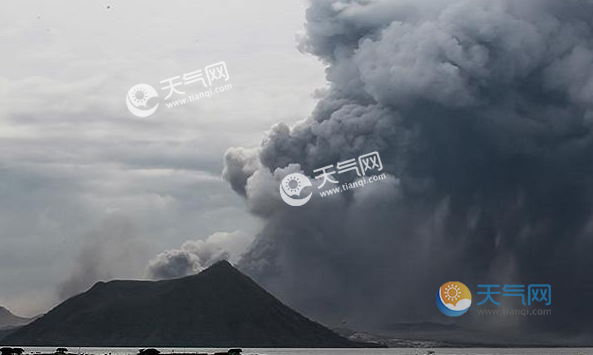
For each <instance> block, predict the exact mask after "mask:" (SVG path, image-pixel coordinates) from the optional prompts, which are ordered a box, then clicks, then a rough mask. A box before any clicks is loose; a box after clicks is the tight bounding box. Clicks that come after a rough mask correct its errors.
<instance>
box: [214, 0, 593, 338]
mask: <svg viewBox="0 0 593 355" xmlns="http://www.w3.org/2000/svg"><path fill="white" fill-rule="evenodd" d="M591 18H593V3H591V2H587V1H560V0H558V1H546V0H526V1H511V0H508V1H505V0H500V1H492V0H490V1H481V0H469V1H407V0H403V1H368V0H360V1H332V0H322V1H315V2H314V3H313V4H312V5H311V7H310V8H309V10H308V11H307V24H306V30H307V35H306V36H305V38H304V39H303V40H302V41H301V43H300V48H301V49H302V50H304V51H308V52H310V53H313V54H315V55H316V56H318V57H319V58H320V59H321V60H322V61H323V62H325V63H326V64H327V79H328V81H329V82H330V87H329V89H328V90H327V91H326V92H325V93H324V94H323V97H322V98H321V100H320V101H319V103H318V105H317V107H316V109H315V111H314V112H313V113H312V115H311V117H310V118H307V119H305V120H303V121H300V122H299V123H297V124H295V125H294V126H292V127H289V126H287V125H285V124H282V123H280V124H277V125H275V126H274V127H272V128H271V130H270V132H268V134H267V136H266V138H265V139H264V141H263V142H262V145H261V147H259V148H258V150H257V153H258V155H257V154H256V153H254V151H253V150H252V149H241V148H233V149H231V150H229V151H228V152H227V154H226V157H225V164H226V167H225V172H224V176H225V178H226V179H227V180H228V181H229V182H230V183H231V185H232V187H233V189H234V190H236V191H237V192H238V193H239V194H241V195H243V196H245V198H246V202H247V206H248V208H249V209H250V211H251V212H252V213H253V214H255V215H257V216H259V217H261V218H262V219H264V221H265V226H264V228H263V230H262V232H261V233H260V235H258V237H257V239H256V241H255V242H254V244H253V245H252V247H251V249H250V251H249V253H248V254H246V255H245V257H244V258H243V259H242V261H241V263H240V267H241V268H242V269H243V270H245V271H246V272H248V273H249V274H251V275H252V276H253V277H255V278H256V279H257V280H258V281H260V282H261V283H263V284H264V286H266V287H267V288H269V289H270V290H271V291H272V292H273V293H275V294H276V295H278V296H280V297H281V298H282V299H283V300H286V301H287V302H288V303H289V304H291V305H293V306H295V307H297V308H298V309H300V310H302V311H305V312H307V314H310V315H312V316H314V317H316V318H318V319H320V320H322V321H325V322H326V323H329V324H338V323H343V322H347V324H350V325H352V326H365V327H369V328H375V329H383V330H388V329H389V327H390V325H392V324H393V323H396V322H418V321H426V320H435V321H445V322H448V321H450V320H449V319H446V317H444V316H441V315H439V312H438V310H437V309H436V307H435V304H434V303H435V301H434V295H435V293H436V290H437V288H438V287H439V286H440V285H441V284H443V283H444V282H446V281H448V280H459V281H462V282H464V283H466V284H467V285H468V286H470V288H472V287H473V288H474V289H475V287H476V285H477V284H478V283H500V284H512V283H522V284H533V283H550V284H552V287H553V290H554V303H553V311H554V312H553V316H552V317H540V318H539V319H533V318H530V319H527V320H521V321H519V322H515V321H511V320H508V321H503V322H502V324H489V326H498V327H500V326H505V327H508V326H509V324H510V323H517V324H511V325H512V326H516V327H518V329H523V328H520V327H521V326H525V325H529V326H531V328H529V329H540V328H541V329H549V330H554V331H559V330H563V331H565V332H567V333H569V334H570V335H574V336H576V335H578V332H577V330H583V331H584V330H586V329H588V327H589V324H590V322H589V321H588V319H589V318H590V317H591V316H593V307H592V306H590V305H589V302H587V300H588V298H589V296H590V295H591V294H592V291H593V286H590V285H591V281H593V273H592V271H593V261H592V260H593V258H591V257H590V255H589V254H590V253H591V252H592V251H593V248H592V243H593V238H592V232H593V223H592V222H593V220H592V218H591V217H592V216H593V205H592V202H593V199H592V197H593V191H592V187H593V184H592V181H591V180H592V178H591V177H592V176H593V175H592V173H593V171H592V170H593V169H592V168H593V144H592V135H591V125H592V122H593V121H592V118H593V116H592V113H593V111H591V108H592V107H591V106H592V104H591V103H592V102H593V101H592V98H593V28H592V26H593V24H592V22H591ZM373 151H379V153H380V154H381V158H382V161H383V164H384V166H385V171H386V172H387V173H388V174H389V176H390V178H389V180H388V181H386V182H380V183H375V184H373V185H369V186H366V187H364V188H359V189H357V190H353V191H352V192H349V193H342V194H340V195H333V196H332V197H327V198H320V197H319V196H316V197H317V198H313V199H312V200H311V201H310V202H309V203H308V204H307V205H305V206H303V207H299V208H294V207H290V206H288V205H286V204H284V203H283V202H282V201H281V200H280V196H279V193H278V186H279V182H280V180H281V179H282V177H284V176H286V175H287V174H288V173H290V172H294V171H301V170H302V171H303V172H304V173H305V174H307V175H308V176H310V177H314V176H315V174H313V170H314V169H316V168H320V167H323V166H326V165H329V164H336V163H337V162H339V161H343V160H347V159H351V158H356V157H358V156H359V155H361V154H365V153H369V152H373ZM254 157H257V158H254ZM479 297H481V296H478V295H474V300H476V301H479V300H480V299H479ZM476 301H474V302H476ZM571 304H573V305H574V304H579V309H578V311H576V310H575V309H573V308H572V306H571ZM577 312H578V313H577ZM544 318H545V319H544ZM477 321H479V322H481V323H479V324H481V325H483V326H485V325H484V324H485V323H486V322H489V321H488V320H484V319H482V320H477ZM458 322H460V323H467V324H470V323H472V322H476V319H472V317H471V316H468V317H463V319H459V320H458ZM493 323H494V321H493ZM534 327H537V328H534ZM525 329H527V328H525Z"/></svg>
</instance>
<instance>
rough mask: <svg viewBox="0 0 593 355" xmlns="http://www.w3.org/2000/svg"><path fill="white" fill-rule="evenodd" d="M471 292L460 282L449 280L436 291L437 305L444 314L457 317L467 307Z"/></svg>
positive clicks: (469, 303)
mask: <svg viewBox="0 0 593 355" xmlns="http://www.w3.org/2000/svg"><path fill="white" fill-rule="evenodd" d="M471 304H472V294H471V292H470V290H469V288H467V286H465V285H464V284H462V283H461V282H458V281H449V282H447V283H445V284H444V285H442V286H441V287H440V288H439V290H438V291H437V306H438V307H439V309H440V310H441V312H443V313H444V314H445V315H447V316H449V317H458V316H460V315H462V314H464V313H465V312H467V310H468V309H469V307H470V306H471Z"/></svg>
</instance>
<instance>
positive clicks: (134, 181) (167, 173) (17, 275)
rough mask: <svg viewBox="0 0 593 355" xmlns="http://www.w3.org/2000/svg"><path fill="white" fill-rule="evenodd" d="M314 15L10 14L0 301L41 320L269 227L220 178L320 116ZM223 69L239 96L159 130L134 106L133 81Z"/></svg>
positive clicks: (256, 10) (161, 10)
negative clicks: (155, 267) (306, 42)
mask: <svg viewBox="0 0 593 355" xmlns="http://www.w3.org/2000/svg"><path fill="white" fill-rule="evenodd" d="M306 6H307V4H306V3H305V2H304V1H300V0H289V1H275V0H260V1H255V2H245V1H241V0H235V1H233V0H217V1H168V2H166V4H165V3H156V2H149V1H110V2H105V3H101V2H97V1H76V2H71V1H60V0H58V1H51V2H47V1H38V2H32V1H9V2H4V3H3V4H2V11H0V56H1V57H2V65H1V66H0V93H1V94H0V226H1V227H0V305H3V306H6V307H7V308H9V309H11V310H12V311H14V312H15V313H17V314H20V315H26V316H32V315H36V314H38V313H40V312H44V311H46V310H47V309H48V307H50V306H52V305H54V304H55V303H56V302H57V301H59V300H60V298H61V297H65V296H67V295H68V293H69V292H74V291H76V290H77V289H78V288H83V289H84V288H85V287H87V286H88V284H89V283H90V282H94V281H96V280H95V279H109V278H113V277H117V278H122V277H126V278H127V277H133V278H143V277H146V276H147V275H146V266H147V264H148V261H149V260H150V259H151V258H152V257H154V255H156V254H157V253H159V252H162V251H163V250H166V249H170V248H178V247H179V246H180V245H181V244H182V243H183V242H185V241H186V240H207V239H208V238H209V237H210V239H208V240H209V241H208V243H214V244H216V243H222V244H224V243H227V244H229V243H230V244H233V243H234V242H233V241H231V242H229V241H228V239H229V238H230V239H232V240H237V243H238V244H237V245H238V247H237V248H238V249H237V248H235V249H233V248H232V247H231V248H230V249H233V250H232V251H231V252H232V253H234V254H237V253H240V251H241V250H240V249H241V246H244V245H247V244H248V242H249V241H250V240H251V239H253V236H254V234H255V233H256V232H257V231H258V230H259V228H260V227H259V225H258V221H257V220H256V218H255V217H251V216H250V215H249V214H248V213H247V212H245V210H244V207H243V205H244V201H243V199H242V198H241V197H239V196H237V195H236V194H235V193H234V192H233V191H232V190H231V189H230V188H229V187H228V185H227V183H226V182H224V181H223V180H222V179H221V172H222V168H223V164H222V159H223V155H224V152H225V151H226V149H227V148H229V147H231V146H255V145H258V144H259V142H260V141H261V139H262V134H263V132H265V131H266V130H267V129H268V128H269V127H270V126H271V125H272V124H273V123H275V122H278V121H283V122H287V123H291V122H295V121H296V120H298V119H302V118H303V117H306V116H307V115H308V114H309V113H310V112H311V110H312V108H313V107H314V103H315V100H314V98H313V97H312V95H313V93H314V91H315V89H318V88H323V87H324V86H325V85H326V84H325V79H324V67H323V65H322V64H321V63H320V62H319V61H318V60H317V59H316V58H315V57H313V56H311V55H307V54H302V53H300V52H299V51H298V50H297V45H296V37H297V35H298V33H299V32H302V31H303V23H304V21H305V19H304V17H305V9H306ZM219 61H225V62H226V64H227V67H228V70H229V74H230V83H232V85H233V89H232V90H231V91H229V92H226V93H224V94H221V95H219V96H218V97H213V98H211V99H205V100H200V101H199V102H192V103H189V104H187V105H186V106H184V107H177V108H171V109H164V107H162V108H161V109H160V110H159V111H157V113H156V114H154V115H153V116H150V117H148V118H137V117H135V116H132V115H131V114H130V112H129V111H128V110H127V108H126V105H125V101H124V97H125V95H126V93H127V91H128V89H129V88H130V87H132V86H133V85H135V84H139V83H149V84H151V85H155V84H158V82H159V81H160V80H163V79H166V78H169V77H172V76H175V75H180V74H182V73H186V72H190V71H193V70H196V69H200V68H203V67H204V66H206V65H209V64H212V63H215V62H219ZM212 235H214V236H212ZM225 238H226V239H225ZM234 257H235V258H236V255H234Z"/></svg>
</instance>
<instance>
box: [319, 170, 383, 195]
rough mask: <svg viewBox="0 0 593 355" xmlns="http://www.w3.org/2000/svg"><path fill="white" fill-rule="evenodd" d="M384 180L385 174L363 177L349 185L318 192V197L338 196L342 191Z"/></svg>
mask: <svg viewBox="0 0 593 355" xmlns="http://www.w3.org/2000/svg"><path fill="white" fill-rule="evenodd" d="M385 179H387V175H385V173H383V174H381V175H374V176H369V177H363V178H362V179H360V180H358V181H356V182H351V183H347V184H343V185H342V186H340V187H336V188H333V189H329V190H325V191H320V192H319V195H321V197H326V196H329V195H334V194H339V193H341V192H344V191H348V190H352V189H355V188H357V187H362V186H365V185H367V184H372V183H373V182H375V181H379V180H385Z"/></svg>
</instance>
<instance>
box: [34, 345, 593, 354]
mask: <svg viewBox="0 0 593 355" xmlns="http://www.w3.org/2000/svg"><path fill="white" fill-rule="evenodd" d="M23 348H24V349H25V351H26V352H27V353H36V352H41V353H51V352H53V351H55V348H54V347H52V348H34V347H23ZM69 350H70V352H71V353H79V354H90V355H106V354H107V355H109V354H111V355H135V354H137V352H138V348H109V349H107V348H69ZM159 350H160V351H161V352H162V353H184V352H193V353H196V352H200V353H210V354H211V353H214V352H217V351H220V352H225V351H227V350H228V349H226V348H225V349H215V348H183V349H182V348H159ZM433 350H434V351H435V354H436V355H527V354H529V355H581V354H582V355H593V348H567V349H563V348H554V349H452V348H448V349H433ZM427 351H428V350H427V349H395V348H393V349H286V348H284V349H271V348H270V349H249V348H243V354H244V355H250V354H260V355H264V354H267V355H424V354H427Z"/></svg>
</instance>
